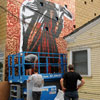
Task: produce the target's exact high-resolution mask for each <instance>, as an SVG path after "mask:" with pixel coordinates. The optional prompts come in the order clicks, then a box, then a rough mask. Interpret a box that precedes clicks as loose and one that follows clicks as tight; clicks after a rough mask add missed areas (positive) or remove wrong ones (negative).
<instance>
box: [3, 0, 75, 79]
mask: <svg viewBox="0 0 100 100" xmlns="http://www.w3.org/2000/svg"><path fill="white" fill-rule="evenodd" d="M66 5H67V6H66ZM7 11H8V12H7V38H6V66H7V65H8V64H7V62H8V59H7V57H8V55H9V54H15V53H18V52H21V51H34V52H56V53H66V41H64V39H63V37H64V36H66V35H67V34H69V33H70V32H72V31H73V30H74V28H73V25H74V24H75V17H74V15H75V0H7ZM70 12H71V13H72V15H73V20H72V16H71V13H70ZM50 62H52V61H51V60H50ZM53 62H58V61H54V60H53ZM5 75H6V76H8V67H6V69H5ZM6 80H7V79H6Z"/></svg>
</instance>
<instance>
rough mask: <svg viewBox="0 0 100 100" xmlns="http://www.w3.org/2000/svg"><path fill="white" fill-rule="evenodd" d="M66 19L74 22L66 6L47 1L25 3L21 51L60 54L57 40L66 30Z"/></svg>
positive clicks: (33, 0) (23, 5)
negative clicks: (64, 29) (63, 30)
mask: <svg viewBox="0 0 100 100" xmlns="http://www.w3.org/2000/svg"><path fill="white" fill-rule="evenodd" d="M64 17H66V18H68V19H69V20H72V14H71V13H70V11H69V10H68V9H67V7H66V6H64V7H63V6H61V5H58V4H55V3H51V2H48V1H45V0H31V1H29V0H26V1H24V2H23V3H22V6H21V10H20V19H21V20H20V21H21V44H20V51H34V52H50V53H58V48H57V45H56V40H55V39H56V38H58V37H59V35H60V34H61V31H62V29H63V28H64V24H63V22H64ZM51 41H52V42H51Z"/></svg>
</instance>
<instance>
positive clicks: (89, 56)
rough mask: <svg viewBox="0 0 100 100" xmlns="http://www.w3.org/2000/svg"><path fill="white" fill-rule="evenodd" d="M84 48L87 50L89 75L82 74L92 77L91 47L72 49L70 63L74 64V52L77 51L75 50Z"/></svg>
mask: <svg viewBox="0 0 100 100" xmlns="http://www.w3.org/2000/svg"><path fill="white" fill-rule="evenodd" d="M83 50H87V60H88V61H87V64H88V65H87V66H88V75H82V76H87V77H91V49H90V48H86V49H78V50H71V51H70V62H69V63H70V64H72V57H73V52H75V51H83Z"/></svg>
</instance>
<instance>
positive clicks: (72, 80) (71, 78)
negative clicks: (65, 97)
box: [63, 72, 82, 91]
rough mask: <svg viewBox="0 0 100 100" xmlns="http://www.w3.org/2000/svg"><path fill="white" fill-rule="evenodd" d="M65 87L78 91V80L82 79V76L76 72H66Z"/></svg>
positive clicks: (68, 89) (67, 89)
mask: <svg viewBox="0 0 100 100" xmlns="http://www.w3.org/2000/svg"><path fill="white" fill-rule="evenodd" d="M63 78H64V87H65V88H66V91H76V90H77V80H81V79H82V77H81V76H80V74H78V73H76V72H66V73H65V74H64V76H63Z"/></svg>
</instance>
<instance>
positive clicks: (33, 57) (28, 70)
mask: <svg viewBox="0 0 100 100" xmlns="http://www.w3.org/2000/svg"><path fill="white" fill-rule="evenodd" d="M37 60H38V57H37V56H36V55H34V54H28V55H26V56H25V63H36V61H37ZM34 67H35V65H34ZM25 70H26V75H28V74H29V75H32V64H25Z"/></svg>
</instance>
